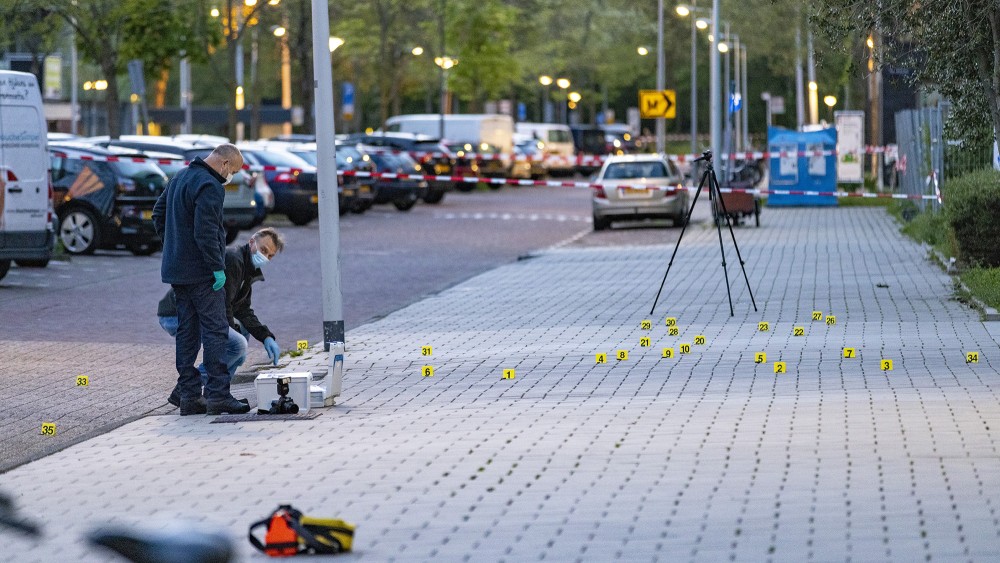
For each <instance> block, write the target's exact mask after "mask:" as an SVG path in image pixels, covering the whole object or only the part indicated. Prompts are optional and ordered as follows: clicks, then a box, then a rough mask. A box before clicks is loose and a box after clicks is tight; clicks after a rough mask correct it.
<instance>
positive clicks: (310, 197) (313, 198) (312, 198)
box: [309, 195, 319, 203]
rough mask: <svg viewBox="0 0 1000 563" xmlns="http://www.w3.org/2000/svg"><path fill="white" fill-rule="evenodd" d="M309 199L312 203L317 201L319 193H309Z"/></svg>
mask: <svg viewBox="0 0 1000 563" xmlns="http://www.w3.org/2000/svg"><path fill="white" fill-rule="evenodd" d="M309 201H311V202H313V203H319V195H311V196H309Z"/></svg>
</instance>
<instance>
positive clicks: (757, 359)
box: [753, 352, 767, 364]
mask: <svg viewBox="0 0 1000 563" xmlns="http://www.w3.org/2000/svg"><path fill="white" fill-rule="evenodd" d="M753 363H755V364H766V363H767V353H766V352H757V353H756V354H754V355H753Z"/></svg>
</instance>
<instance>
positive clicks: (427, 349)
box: [420, 346, 434, 356]
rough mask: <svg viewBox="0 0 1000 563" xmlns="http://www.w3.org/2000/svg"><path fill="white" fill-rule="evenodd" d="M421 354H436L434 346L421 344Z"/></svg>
mask: <svg viewBox="0 0 1000 563" xmlns="http://www.w3.org/2000/svg"><path fill="white" fill-rule="evenodd" d="M420 355H421V356H433V355H434V348H432V347H430V346H421V347H420Z"/></svg>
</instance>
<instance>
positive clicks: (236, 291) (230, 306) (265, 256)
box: [156, 227, 285, 406]
mask: <svg viewBox="0 0 1000 563" xmlns="http://www.w3.org/2000/svg"><path fill="white" fill-rule="evenodd" d="M284 248H285V241H284V238H282V236H281V234H280V233H278V231H276V230H275V229H272V228H271V227H265V228H263V229H261V230H259V231H257V232H256V233H254V234H253V236H251V237H250V240H249V241H247V243H246V244H244V245H242V246H239V247H237V248H229V249H226V315H227V316H228V318H229V338H228V341H227V344H226V365H227V368H228V372H229V377H230V380H231V379H232V377H233V376H234V375H235V374H236V370H237V369H238V368H239V367H240V366H241V365H243V362H244V361H246V357H247V338H248V337H249V336H253V337H254V338H256V339H257V340H259V341H260V342H262V343H263V344H264V350H265V351H267V356H268V358H269V359H270V360H271V362H272V363H273V364H274V365H278V357H279V356H281V349H280V348H279V347H278V343H277V342H276V341H275V339H274V333H272V332H271V331H270V329H268V328H267V325H265V324H264V323H262V322H260V320H259V319H258V318H257V314H256V313H254V310H253V304H252V303H251V300H252V295H253V289H252V287H251V286H252V285H253V284H254V283H256V282H259V281H264V274H263V273H262V272H261V268H263V267H265V265H266V264H268V263H269V262H270V261H271V260H272V259H273V258H274V256H275V255H276V254H278V253H279V252H281V251H282V250H284ZM175 299H176V298H175V295H174V290H173V288H171V289H170V290H169V291H167V294H166V295H165V296H164V297H163V299H161V300H160V304H159V307H158V308H157V311H156V315H157V317H159V321H160V326H161V327H163V330H165V331H167V334H169V335H170V336H176V334H177V307H176V301H175ZM198 369H199V371H200V372H201V379H202V384H203V385H204V384H205V383H206V382H207V379H206V372H205V368H204V364H202V365H201V366H198ZM167 402H169V403H170V404H171V405H174V406H179V405H180V389H179V388H174V391H173V393H171V394H170V398H169V399H167Z"/></svg>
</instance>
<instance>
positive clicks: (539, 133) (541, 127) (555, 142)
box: [515, 122, 576, 174]
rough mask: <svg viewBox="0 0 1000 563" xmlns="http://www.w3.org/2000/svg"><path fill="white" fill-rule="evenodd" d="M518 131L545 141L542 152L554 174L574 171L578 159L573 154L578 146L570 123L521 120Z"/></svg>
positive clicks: (547, 166)
mask: <svg viewBox="0 0 1000 563" xmlns="http://www.w3.org/2000/svg"><path fill="white" fill-rule="evenodd" d="M517 132H518V133H519V134H520V135H526V136H527V137H529V138H532V139H534V140H536V141H541V142H542V143H543V145H542V147H541V148H542V154H543V156H544V158H545V164H546V168H547V169H548V171H549V172H551V173H553V174H556V173H559V174H572V173H573V172H574V170H575V168H576V159H575V158H573V156H574V153H575V152H576V147H575V146H574V145H573V132H572V131H571V130H570V128H569V126H568V125H563V124H561V123H527V122H520V123H518V124H517ZM516 140H517V139H516V138H515V141H516ZM516 144H517V143H516Z"/></svg>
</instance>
